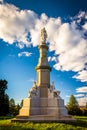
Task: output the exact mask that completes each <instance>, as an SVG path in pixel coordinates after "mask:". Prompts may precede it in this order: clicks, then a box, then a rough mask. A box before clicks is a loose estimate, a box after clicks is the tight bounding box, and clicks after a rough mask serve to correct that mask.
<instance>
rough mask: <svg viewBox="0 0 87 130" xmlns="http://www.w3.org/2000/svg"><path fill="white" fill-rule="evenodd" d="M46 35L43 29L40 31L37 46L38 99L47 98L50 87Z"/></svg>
mask: <svg viewBox="0 0 87 130" xmlns="http://www.w3.org/2000/svg"><path fill="white" fill-rule="evenodd" d="M46 38H47V33H46V30H45V28H43V29H42V30H41V43H40V45H39V52H40V57H39V61H38V65H37V67H36V71H37V86H39V87H40V97H48V88H49V87H50V71H51V67H50V66H49V64H48V58H47V50H48V46H47V45H46Z"/></svg>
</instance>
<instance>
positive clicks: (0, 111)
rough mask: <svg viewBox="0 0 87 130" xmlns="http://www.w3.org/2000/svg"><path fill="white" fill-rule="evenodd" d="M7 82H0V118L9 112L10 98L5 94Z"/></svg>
mask: <svg viewBox="0 0 87 130" xmlns="http://www.w3.org/2000/svg"><path fill="white" fill-rule="evenodd" d="M7 83H8V82H7V81H6V80H0V116H5V115H6V114H8V112H9V97H8V95H7V94H5V90H6V89H7Z"/></svg>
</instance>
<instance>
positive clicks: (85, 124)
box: [64, 118, 87, 128]
mask: <svg viewBox="0 0 87 130" xmlns="http://www.w3.org/2000/svg"><path fill="white" fill-rule="evenodd" d="M81 119H82V118H81ZM76 120H77V121H76V122H65V123H64V124H68V125H72V126H75V127H77V126H79V127H84V128H87V121H84V120H80V119H76Z"/></svg>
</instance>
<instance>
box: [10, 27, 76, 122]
mask: <svg viewBox="0 0 87 130" xmlns="http://www.w3.org/2000/svg"><path fill="white" fill-rule="evenodd" d="M46 38H47V33H46V30H45V28H43V29H42V30H41V42H40V45H39V52H40V57H39V61H38V64H37V66H36V68H35V69H36V72H37V81H36V82H34V84H33V86H32V88H31V89H30V91H29V93H28V98H26V99H24V100H23V106H22V108H21V109H20V111H19V115H18V116H17V117H16V119H13V120H12V121H34V122H49V121H51V122H52V121H58V122H60V121H66V120H67V121H74V119H73V118H72V117H71V116H69V115H68V114H67V109H66V107H65V106H64V100H63V99H62V98H61V97H60V91H58V90H56V89H55V85H54V82H53V83H52V84H50V72H51V69H52V68H51V67H50V66H49V63H48V58H47V50H48V46H47V45H46Z"/></svg>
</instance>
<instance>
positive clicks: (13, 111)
mask: <svg viewBox="0 0 87 130" xmlns="http://www.w3.org/2000/svg"><path fill="white" fill-rule="evenodd" d="M19 109H20V105H19V104H17V105H15V100H14V99H13V98H11V99H10V101H9V113H10V115H13V116H15V115H17V114H18V113H19Z"/></svg>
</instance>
